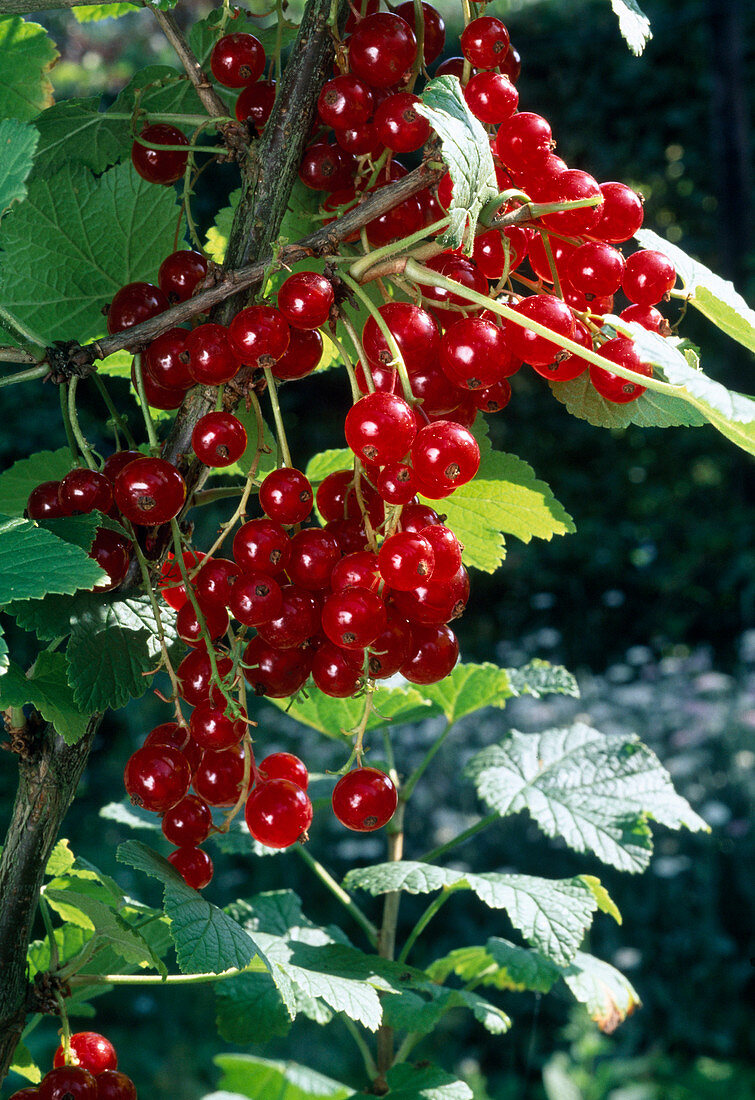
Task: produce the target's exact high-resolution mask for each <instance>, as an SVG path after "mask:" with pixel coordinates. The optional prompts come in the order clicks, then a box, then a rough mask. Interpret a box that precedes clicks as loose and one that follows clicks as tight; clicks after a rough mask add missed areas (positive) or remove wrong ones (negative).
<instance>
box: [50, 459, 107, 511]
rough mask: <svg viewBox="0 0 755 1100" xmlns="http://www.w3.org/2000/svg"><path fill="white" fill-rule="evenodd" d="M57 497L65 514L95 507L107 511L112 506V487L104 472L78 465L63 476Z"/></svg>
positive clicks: (90, 509) (93, 509) (92, 509)
mask: <svg viewBox="0 0 755 1100" xmlns="http://www.w3.org/2000/svg"><path fill="white" fill-rule="evenodd" d="M58 498H59V500H60V503H61V506H62V507H63V509H64V510H65V514H66V515H71V516H75V515H83V514H85V513H88V512H94V511H95V509H96V510H97V511H98V512H109V511H110V509H111V508H112V506H113V487H112V485H111V484H110V480H109V479H108V478H107V477H106V476H105V475H104V474H100V473H98V472H97V471H96V470H88V469H85V468H84V467H83V466H80V467H78V468H77V469H75V470H71V472H70V473H68V474H66V476H65V477H64V478H63V480H62V481H61V483H60V487H59V488H58Z"/></svg>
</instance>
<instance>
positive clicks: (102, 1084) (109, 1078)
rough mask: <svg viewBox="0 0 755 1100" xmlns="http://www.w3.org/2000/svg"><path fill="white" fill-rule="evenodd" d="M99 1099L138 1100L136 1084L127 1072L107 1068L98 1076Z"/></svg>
mask: <svg viewBox="0 0 755 1100" xmlns="http://www.w3.org/2000/svg"><path fill="white" fill-rule="evenodd" d="M97 1100H136V1085H135V1084H134V1082H133V1081H132V1080H131V1078H130V1077H127V1076H126V1074H125V1073H121V1072H120V1071H119V1070H114V1069H106V1070H104V1071H103V1072H102V1073H101V1074H100V1075H99V1077H98V1078H97Z"/></svg>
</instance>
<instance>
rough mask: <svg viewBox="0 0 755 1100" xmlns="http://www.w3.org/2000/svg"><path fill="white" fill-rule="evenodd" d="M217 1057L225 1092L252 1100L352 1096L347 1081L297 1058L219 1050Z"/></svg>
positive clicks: (343, 1099) (326, 1099)
mask: <svg viewBox="0 0 755 1100" xmlns="http://www.w3.org/2000/svg"><path fill="white" fill-rule="evenodd" d="M214 1061H215V1063H216V1065H218V1066H220V1068H221V1070H222V1071H223V1076H222V1078H221V1080H220V1085H221V1087H222V1088H223V1089H225V1090H228V1091H227V1092H226V1094H225V1095H228V1094H229V1093H230V1095H231V1096H233V1097H250V1098H251V1100H263V1098H264V1100H267V1098H270V1100H348V1097H350V1096H353V1089H350V1088H349V1087H348V1085H343V1084H341V1083H340V1082H339V1081H334V1080H332V1078H330V1077H324V1076H323V1075H322V1074H321V1073H317V1072H316V1071H315V1070H313V1069H309V1068H308V1067H307V1066H302V1065H299V1064H298V1063H297V1062H289V1061H287V1062H274V1061H271V1060H270V1059H268V1058H260V1057H259V1056H258V1055H251V1054H218V1055H217V1056H216V1058H215V1059H214ZM214 1095H215V1096H217V1095H218V1094H214ZM219 1095H220V1096H221V1097H222V1096H223V1095H224V1094H223V1093H220V1094H219ZM206 1100H210V1097H207V1098H206Z"/></svg>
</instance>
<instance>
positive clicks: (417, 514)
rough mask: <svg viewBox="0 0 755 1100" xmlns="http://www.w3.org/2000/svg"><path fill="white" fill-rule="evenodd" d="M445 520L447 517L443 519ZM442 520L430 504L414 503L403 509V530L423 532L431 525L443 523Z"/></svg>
mask: <svg viewBox="0 0 755 1100" xmlns="http://www.w3.org/2000/svg"><path fill="white" fill-rule="evenodd" d="M443 519H445V516H444V517H443ZM441 522H442V519H441V517H440V516H439V515H438V513H437V512H436V511H435V509H434V508H431V507H430V505H429V504H419V503H417V502H413V503H411V504H406V505H405V506H404V507H403V508H402V509H401V530H402V531H422V530H423V529H424V528H425V527H427V526H428V524H430V523H441Z"/></svg>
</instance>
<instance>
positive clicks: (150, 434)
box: [134, 355, 160, 454]
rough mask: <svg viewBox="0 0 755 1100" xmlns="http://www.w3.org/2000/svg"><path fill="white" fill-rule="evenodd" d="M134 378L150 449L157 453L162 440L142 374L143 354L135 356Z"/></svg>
mask: <svg viewBox="0 0 755 1100" xmlns="http://www.w3.org/2000/svg"><path fill="white" fill-rule="evenodd" d="M134 378H135V380H136V392H137V393H138V394H139V404H140V405H141V409H142V417H143V418H144V426H145V428H146V429H147V438H148V439H149V446H150V450H152V451H154V453H155V454H157V452H158V451H159V450H160V440H159V439H158V438H157V429H156V428H155V422H154V420H153V419H152V413H151V412H150V411H149V403H148V401H147V393H146V391H145V389H144V375H143V374H142V357H141V355H135V356H134Z"/></svg>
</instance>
